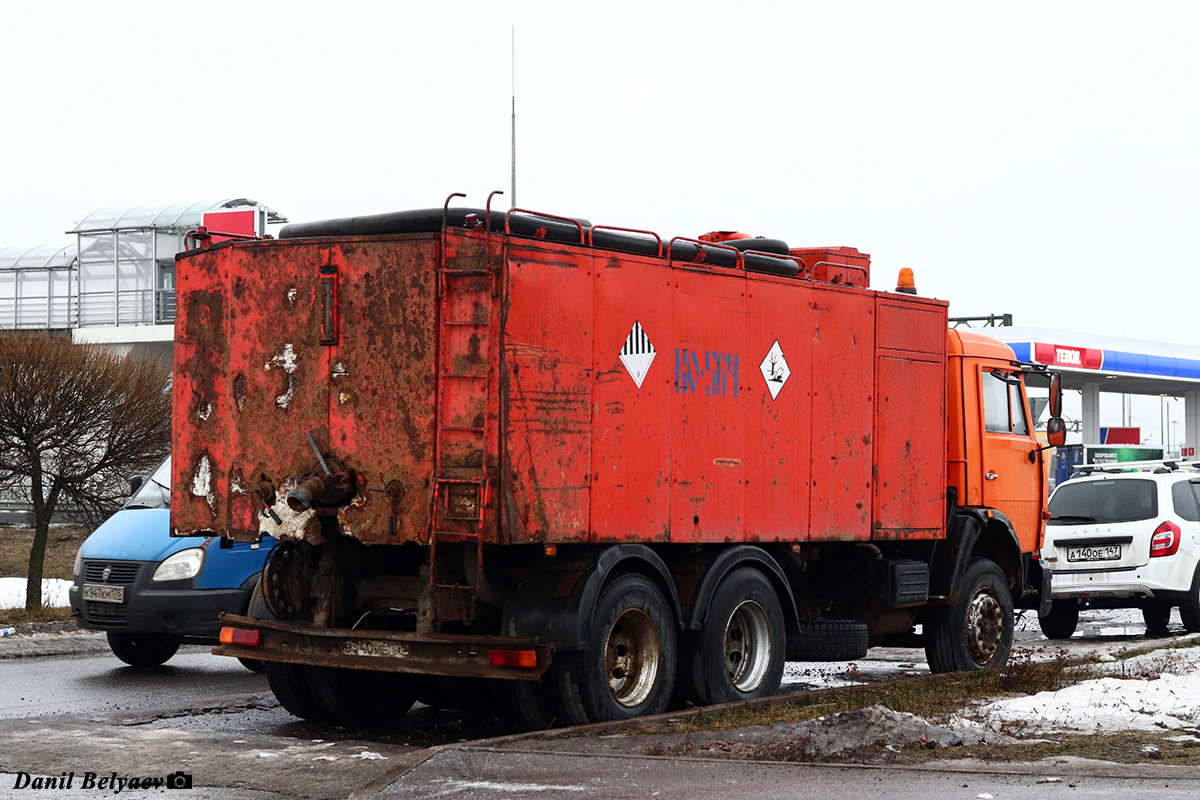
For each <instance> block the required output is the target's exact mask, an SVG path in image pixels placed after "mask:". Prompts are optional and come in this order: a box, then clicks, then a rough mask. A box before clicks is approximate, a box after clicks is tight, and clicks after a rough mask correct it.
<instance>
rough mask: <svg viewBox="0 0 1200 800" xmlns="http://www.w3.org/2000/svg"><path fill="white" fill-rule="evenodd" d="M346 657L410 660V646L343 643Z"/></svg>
mask: <svg viewBox="0 0 1200 800" xmlns="http://www.w3.org/2000/svg"><path fill="white" fill-rule="evenodd" d="M342 655H344V656H375V657H377V658H408V645H406V644H404V643H403V642H381V641H372V640H360V641H349V642H342Z"/></svg>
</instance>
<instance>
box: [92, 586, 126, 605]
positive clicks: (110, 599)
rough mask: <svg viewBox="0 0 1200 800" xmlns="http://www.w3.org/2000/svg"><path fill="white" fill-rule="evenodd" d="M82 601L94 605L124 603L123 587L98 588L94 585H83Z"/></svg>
mask: <svg viewBox="0 0 1200 800" xmlns="http://www.w3.org/2000/svg"><path fill="white" fill-rule="evenodd" d="M83 599H84V600H91V601H93V602H95V603H124V602H125V587H124V586H100V585H99V584H95V583H85V584H84V585H83Z"/></svg>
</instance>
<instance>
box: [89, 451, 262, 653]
mask: <svg viewBox="0 0 1200 800" xmlns="http://www.w3.org/2000/svg"><path fill="white" fill-rule="evenodd" d="M170 503H171V459H170V458H169V457H168V458H167V460H166V461H164V462H163V463H162V465H161V466H159V468H158V469H156V470H155V471H154V474H153V475H151V476H150V478H149V479H147V480H144V481H141V482H140V484H139V483H138V482H137V480H136V479H135V480H134V490H133V494H132V496H131V497H130V498H129V500H128V502H126V503H125V505H124V506H123V507H122V508H121V510H120V511H118V512H117V513H116V514H113V515H112V516H111V517H109V518H108V519H107V520H105V522H104V524H103V525H101V526H100V527H99V528H97V529H96V530H95V532H94V533H92V535H91V536H89V537H88V538H87V539H86V540H85V541H84V543H83V545H82V546H81V547H80V548H79V554H78V555H77V556H75V583H74V585H73V586H71V588H70V592H69V594H70V598H71V612H72V615H73V616H74V617H75V621H76V623H77V624H78V625H79V627H81V628H87V629H89V630H95V631H104V632H105V633H107V634H108V644H109V647H111V648H112V651H113V653H114V654H115V655H116V656H117V658H119V659H121V660H122V661H124V662H125V663H126V664H130V665H132V666H135V667H153V666H158V665H159V664H163V663H165V662H166V661H167V660H168V659H170V658H171V656H173V655H175V651H176V650H178V649H179V646H180V645H181V644H216V643H217V640H218V636H219V635H220V631H221V624H220V623H219V622H218V621H217V614H219V613H220V612H222V611H228V612H231V613H235V614H242V613H245V612H246V610H247V609H248V607H249V604H250V599H251V596H252V594H253V592H254V589H255V587H256V586H257V584H258V576H259V573H260V572H262V568H263V562H265V561H266V558H267V555H268V554H269V553H270V552H271V549H272V548H273V547H274V546H275V540H274V539H272V538H270V537H264V538H263V540H262V541H261V542H259V543H256V544H233V546H232V547H231V546H229V545H230V543H229V542H227V541H226V542H222V540H221V539H219V538H217V537H211V538H208V539H201V538H199V537H172V536H171V534H170V531H171V506H170ZM242 663H244V664H245V665H246V666H247V667H249V668H250V669H254V670H256V671H261V666H262V665H261V664H260V663H259V662H254V661H243V662H242Z"/></svg>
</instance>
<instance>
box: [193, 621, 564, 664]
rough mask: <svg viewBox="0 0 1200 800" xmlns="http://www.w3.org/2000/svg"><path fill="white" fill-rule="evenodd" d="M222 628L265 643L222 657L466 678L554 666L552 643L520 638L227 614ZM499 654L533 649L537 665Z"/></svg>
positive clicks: (220, 649)
mask: <svg viewBox="0 0 1200 800" xmlns="http://www.w3.org/2000/svg"><path fill="white" fill-rule="evenodd" d="M221 624H222V625H223V626H225V627H230V628H241V629H244V630H256V631H258V632H259V635H260V639H259V644H258V646H256V647H248V646H242V645H233V644H221V645H218V646H217V647H215V648H213V653H214V654H215V655H219V656H234V657H237V658H253V659H258V660H260V661H280V662H285V663H290V664H307V665H310V666H320V667H343V668H347V669H366V670H374V671H377V672H403V673H409V674H414V675H448V676H453V677H460V678H499V679H502V680H538V679H540V678H541V676H542V673H544V672H545V671H546V669H547V668H548V667H549V666H550V660H551V648H550V645H546V644H539V643H538V640H537V639H534V638H524V637H516V636H460V635H448V634H437V635H425V634H418V633H397V632H393V631H368V630H351V629H348V628H313V627H310V626H307V625H294V624H289V623H286V622H276V621H274V620H264V619H251V618H249V617H241V616H235V615H233V614H223V615H222V616H221ZM493 650H531V651H533V652H534V653H535V654H536V657H537V666H535V667H504V666H496V665H494V664H492V663H491V661H490V657H489V654H490V653H491V651H493Z"/></svg>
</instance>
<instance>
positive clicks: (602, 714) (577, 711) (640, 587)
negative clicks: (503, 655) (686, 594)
mask: <svg viewBox="0 0 1200 800" xmlns="http://www.w3.org/2000/svg"><path fill="white" fill-rule="evenodd" d="M675 630H676V627H675V621H674V618H673V615H672V613H671V607H670V605H668V604H667V601H666V599H665V598H664V597H663V593H662V592H661V591H660V590H659V588H658V587H657V586H655V585H654V582H653V581H651V580H650V579H649V578H646V577H645V576H642V575H638V574H634V573H625V574H623V575H618V576H617V577H616V578H614V579H613V581H612V582H611V583H610V584H609V585H608V586H607V587H605V589H604V591H603V592H602V593H601V594H600V598H599V599H598V600H597V601H596V605H595V608H594V610H593V612H592V621H591V629H590V631H589V636H588V646H587V649H585V650H582V651H575V652H567V653H563V655H562V657H561V658H560V659H559V669H558V670H555V671H554V672H553V674H552V675H551V683H552V685H553V688H554V694H555V700H556V705H557V706H558V709H559V713H560V714H561V715H562V717H563V719H564V720H565V721H566V722H567V723H568V724H571V725H576V724H581V723H585V722H605V721H608V720H622V719H632V718H634V717H641V716H645V715H647V714H658V713H660V712H662V711H665V710H666V708H667V704H668V703H669V702H670V700H671V690H672V688H673V687H674V685H675V669H676V662H677V660H678V652H677V648H676V635H675Z"/></svg>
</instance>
